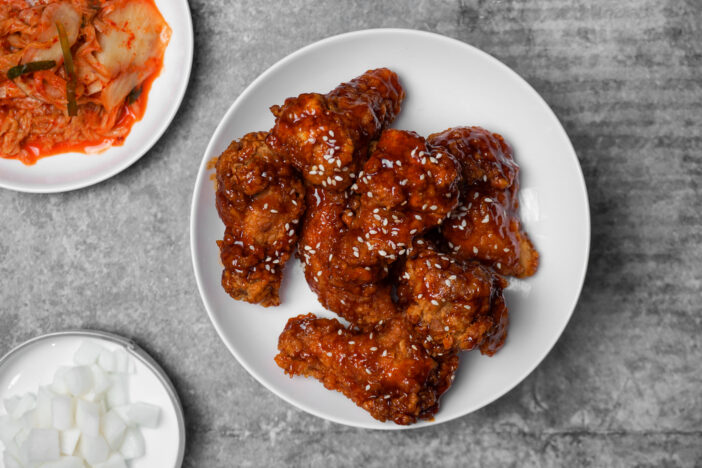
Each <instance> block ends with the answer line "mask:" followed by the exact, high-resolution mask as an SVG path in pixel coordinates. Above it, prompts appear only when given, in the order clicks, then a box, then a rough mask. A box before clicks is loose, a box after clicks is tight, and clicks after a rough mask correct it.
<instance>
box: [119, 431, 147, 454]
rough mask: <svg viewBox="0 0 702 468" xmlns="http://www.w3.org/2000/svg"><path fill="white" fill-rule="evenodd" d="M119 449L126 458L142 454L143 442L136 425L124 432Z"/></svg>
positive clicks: (143, 450)
mask: <svg viewBox="0 0 702 468" xmlns="http://www.w3.org/2000/svg"><path fill="white" fill-rule="evenodd" d="M119 451H120V453H121V454H122V456H123V457H124V458H125V459H127V460H131V459H132V458H139V457H142V456H144V452H145V443H144V436H143V435H141V431H140V430H139V429H137V428H136V427H130V428H128V429H127V432H126V433H125V434H124V441H123V442H122V447H121V448H120V449H119Z"/></svg>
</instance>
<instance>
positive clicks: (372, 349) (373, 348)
mask: <svg viewBox="0 0 702 468" xmlns="http://www.w3.org/2000/svg"><path fill="white" fill-rule="evenodd" d="M370 350H371V351H378V348H376V347H375V346H373V347H372V348H371V349H370Z"/></svg>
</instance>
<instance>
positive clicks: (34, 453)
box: [22, 429, 61, 463]
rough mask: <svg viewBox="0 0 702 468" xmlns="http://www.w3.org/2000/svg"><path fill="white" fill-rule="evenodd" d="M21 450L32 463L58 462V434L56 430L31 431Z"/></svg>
mask: <svg viewBox="0 0 702 468" xmlns="http://www.w3.org/2000/svg"><path fill="white" fill-rule="evenodd" d="M22 449H23V450H24V452H25V453H26V454H27V459H28V460H29V461H30V462H32V463H33V462H47V461H52V460H58V458H59V457H60V456H61V452H60V450H59V433H58V431H57V430H56V429H32V430H31V431H29V436H28V437H27V440H26V441H25V442H24V444H23V448H22Z"/></svg>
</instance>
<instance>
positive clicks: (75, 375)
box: [63, 366, 93, 396]
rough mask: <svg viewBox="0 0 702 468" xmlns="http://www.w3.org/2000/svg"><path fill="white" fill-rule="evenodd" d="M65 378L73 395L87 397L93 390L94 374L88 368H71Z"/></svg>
mask: <svg viewBox="0 0 702 468" xmlns="http://www.w3.org/2000/svg"><path fill="white" fill-rule="evenodd" d="M63 378H64V380H65V381H66V387H67V388H68V391H69V393H71V395H75V396H81V395H85V394H86V393H88V392H89V391H90V390H91V389H92V388H93V373H92V372H91V371H90V368H89V367H87V366H79V367H71V368H70V369H68V370H67V371H66V373H65V374H64V375H63Z"/></svg>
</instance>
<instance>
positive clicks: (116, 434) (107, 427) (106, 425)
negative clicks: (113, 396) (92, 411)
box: [102, 411, 127, 450]
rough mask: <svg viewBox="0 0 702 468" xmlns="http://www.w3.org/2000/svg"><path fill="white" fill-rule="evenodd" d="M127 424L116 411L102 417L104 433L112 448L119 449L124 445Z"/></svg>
mask: <svg viewBox="0 0 702 468" xmlns="http://www.w3.org/2000/svg"><path fill="white" fill-rule="evenodd" d="M126 430H127V425H126V424H125V422H124V419H122V417H120V416H119V414H117V412H116V411H110V412H109V413H107V414H106V415H105V416H104V417H103V418H102V435H104V436H105V440H106V441H107V444H108V445H109V446H110V447H111V448H112V450H117V449H119V448H120V446H121V445H122V440H124V433H125V431H126Z"/></svg>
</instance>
